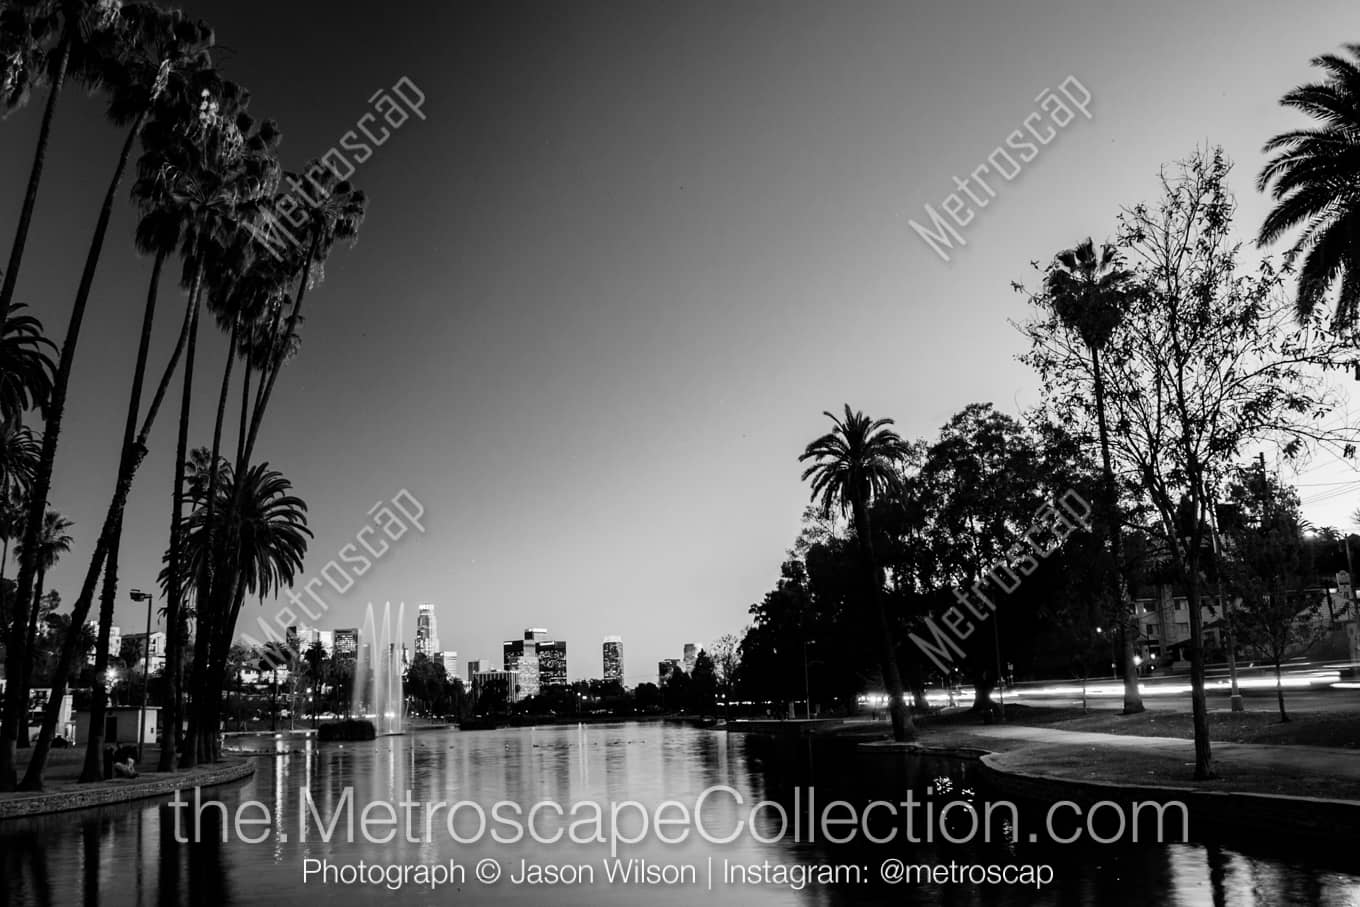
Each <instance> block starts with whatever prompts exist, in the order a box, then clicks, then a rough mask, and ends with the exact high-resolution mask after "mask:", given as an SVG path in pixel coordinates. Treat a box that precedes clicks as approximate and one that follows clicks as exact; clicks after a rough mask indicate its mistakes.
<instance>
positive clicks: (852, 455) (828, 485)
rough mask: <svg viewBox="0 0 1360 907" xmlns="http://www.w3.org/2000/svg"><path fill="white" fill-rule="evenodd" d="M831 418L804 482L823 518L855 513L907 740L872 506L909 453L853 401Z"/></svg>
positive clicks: (895, 707) (899, 732) (900, 734)
mask: <svg viewBox="0 0 1360 907" xmlns="http://www.w3.org/2000/svg"><path fill="white" fill-rule="evenodd" d="M826 417H827V418H828V419H830V420H831V422H832V424H833V425H834V426H835V427H834V428H833V429H832V430H831V431H830V432H827V433H826V434H824V435H822V436H821V437H820V438H818V439H817V440H815V441H813V442H812V443H811V444H809V445H808V446H807V449H806V450H804V451H803V454H802V456H800V457H799V458H798V460H799V462H804V461H807V460H812V461H813V463H812V465H811V466H809V467H808V468H807V469H805V470H804V471H803V481H807V480H809V479H811V480H812V499H813V500H814V501H819V503H820V507H821V511H822V513H823V514H824V515H826V516H829V515H830V514H831V512H832V511H833V510H839V511H840V512H841V513H842V514H844V513H845V512H846V511H847V510H848V511H850V512H851V513H852V514H853V518H854V526H855V537H856V540H857V542H858V544H859V551H860V561H861V566H862V568H863V570H864V586H865V590H864V591H865V594H866V595H867V596H868V599H869V603H870V607H871V612H872V614H873V616H874V618H875V619H876V620H877V624H878V626H877V627H876V628H875V629H876V631H877V632H876V634H875V635H877V637H878V640H879V664H880V667H881V669H882V672H883V683H884V685H885V686H886V687H887V691H888V696H889V702H890V706H889V708H890V709H891V714H892V723H893V739H894V740H898V741H902V740H906V739H908V738H909V737H910V736H911V735H912V734H913V733H914V731H915V728H914V727H913V725H912V720H911V713H910V712H909V711H908V710H907V701H906V696H905V692H904V690H903V686H902V674H901V671H900V670H899V669H898V665H897V646H896V644H895V642H894V633H893V628H892V623H891V621H889V619H888V612H887V608H886V607H885V605H884V601H883V574H882V572H881V571H880V570H879V567H878V560H877V558H876V557H875V556H874V543H873V534H872V527H871V526H870V524H869V507H870V505H871V504H872V503H873V502H874V501H875V500H876V499H878V498H880V497H882V496H883V495H885V494H887V493H889V492H890V491H891V490H892V488H893V487H895V485H896V483H897V480H898V467H899V466H900V464H901V462H902V460H903V459H904V458H905V457H906V456H907V454H908V452H909V451H908V447H907V445H906V444H905V443H904V442H903V441H902V439H901V438H900V437H898V435H897V433H896V432H895V431H893V430H892V429H890V428H888V426H890V425H892V424H893V420H891V419H878V420H876V421H873V420H870V419H869V417H868V416H866V415H864V414H863V413H861V412H856V411H854V410H852V409H851V408H850V404H848V403H847V404H846V405H845V418H844V419H843V420H842V419H838V418H837V417H836V416H834V415H832V414H831V413H829V412H828V413H826Z"/></svg>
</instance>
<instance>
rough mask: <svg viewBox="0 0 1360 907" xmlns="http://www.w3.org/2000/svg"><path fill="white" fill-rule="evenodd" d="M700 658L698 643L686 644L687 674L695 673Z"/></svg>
mask: <svg viewBox="0 0 1360 907" xmlns="http://www.w3.org/2000/svg"><path fill="white" fill-rule="evenodd" d="M698 658H699V646H698V644H697V643H692V642H687V643H685V673H686V674H693V673H694V662H695V661H697V660H698Z"/></svg>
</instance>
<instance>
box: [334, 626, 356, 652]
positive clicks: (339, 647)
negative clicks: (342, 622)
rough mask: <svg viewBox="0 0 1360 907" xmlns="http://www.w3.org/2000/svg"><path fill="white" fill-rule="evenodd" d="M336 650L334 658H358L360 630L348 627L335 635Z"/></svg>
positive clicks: (336, 631)
mask: <svg viewBox="0 0 1360 907" xmlns="http://www.w3.org/2000/svg"><path fill="white" fill-rule="evenodd" d="M333 640H334V649H333V655H332V657H340V658H357V657H358V656H359V628H358V627H346V628H344V629H342V630H335V631H334V633H333Z"/></svg>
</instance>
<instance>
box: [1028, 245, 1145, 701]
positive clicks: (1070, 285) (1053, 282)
mask: <svg viewBox="0 0 1360 907" xmlns="http://www.w3.org/2000/svg"><path fill="white" fill-rule="evenodd" d="M1132 279H1133V275H1132V274H1131V273H1130V272H1129V271H1127V270H1125V269H1124V268H1123V267H1122V266H1121V262H1120V260H1119V256H1118V254H1117V253H1116V252H1115V249H1114V247H1113V246H1110V245H1102V246H1101V247H1100V249H1099V250H1097V249H1096V247H1095V243H1094V242H1093V241H1092V240H1091V239H1089V238H1088V239H1086V240H1083V241H1082V242H1081V243H1079V244H1078V245H1077V246H1076V247H1075V248H1072V249H1067V250H1066V251H1063V252H1059V253H1058V255H1057V257H1056V258H1054V260H1053V264H1052V265H1051V266H1050V267H1049V269H1048V275H1047V277H1046V278H1045V280H1044V288H1045V292H1046V295H1047V298H1048V303H1049V305H1050V306H1052V308H1053V313H1054V314H1055V315H1057V316H1058V320H1059V321H1060V322H1061V323H1062V325H1063V326H1064V327H1066V328H1067V329H1068V330H1069V331H1071V332H1072V333H1074V334H1076V335H1077V336H1078V337H1080V338H1081V342H1082V343H1083V344H1085V345H1086V349H1087V350H1088V351H1089V352H1090V354H1091V374H1092V375H1093V376H1094V379H1095V392H1096V425H1097V426H1098V429H1099V433H1100V461H1101V467H1102V469H1103V471H1104V480H1105V515H1106V524H1107V526H1108V528H1109V535H1110V573H1109V579H1110V606H1111V607H1112V608H1114V609H1115V615H1116V617H1117V619H1118V621H1119V626H1120V627H1121V628H1122V632H1121V634H1120V635H1121V637H1122V638H1123V649H1124V651H1123V653H1122V655H1121V659H1122V661H1123V664H1124V714H1125V715H1133V714H1136V713H1138V712H1141V711H1143V697H1142V694H1141V693H1140V692H1139V691H1138V667H1137V665H1136V664H1135V663H1134V645H1133V642H1134V638H1135V636H1136V635H1137V627H1136V626H1135V621H1134V616H1133V614H1132V613H1131V612H1130V609H1129V607H1128V600H1127V596H1125V594H1124V583H1123V580H1122V579H1121V576H1120V573H1121V571H1122V570H1123V553H1124V548H1123V544H1122V539H1121V537H1120V520H1119V491H1118V488H1117V486H1116V485H1115V478H1114V467H1113V465H1112V461H1111V458H1110V432H1109V427H1108V422H1107V419H1106V414H1105V374H1104V370H1103V369H1102V368H1101V364H1100V353H1101V351H1102V350H1104V349H1105V348H1106V346H1107V345H1108V344H1109V342H1110V338H1111V337H1112V336H1114V332H1115V330H1117V329H1118V327H1119V323H1120V321H1121V320H1122V319H1123V315H1124V302H1125V300H1126V299H1127V298H1128V294H1129V283H1130V281H1131V280H1132Z"/></svg>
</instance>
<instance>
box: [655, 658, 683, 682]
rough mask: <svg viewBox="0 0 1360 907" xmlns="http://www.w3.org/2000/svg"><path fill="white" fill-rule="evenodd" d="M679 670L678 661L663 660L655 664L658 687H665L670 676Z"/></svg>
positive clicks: (671, 659)
mask: <svg viewBox="0 0 1360 907" xmlns="http://www.w3.org/2000/svg"><path fill="white" fill-rule="evenodd" d="M678 670H680V659H678V658H663V659H661V660H660V661H658V662H657V663H656V682H657V685H658V686H665V685H666V681H667V680H670V679H671V675H672V674H674V673H675V672H676V671H678Z"/></svg>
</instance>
